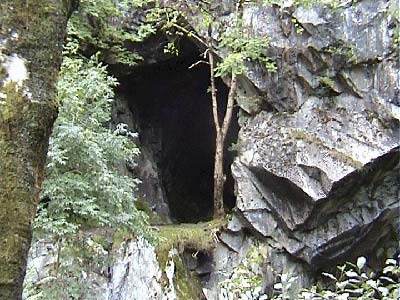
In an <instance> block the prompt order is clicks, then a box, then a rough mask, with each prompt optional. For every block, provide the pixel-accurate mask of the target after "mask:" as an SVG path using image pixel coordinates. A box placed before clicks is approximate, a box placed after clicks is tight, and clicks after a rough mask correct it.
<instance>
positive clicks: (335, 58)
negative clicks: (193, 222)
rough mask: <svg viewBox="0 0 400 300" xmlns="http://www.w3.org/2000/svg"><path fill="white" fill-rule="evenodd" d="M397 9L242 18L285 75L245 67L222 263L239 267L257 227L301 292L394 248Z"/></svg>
mask: <svg viewBox="0 0 400 300" xmlns="http://www.w3.org/2000/svg"><path fill="white" fill-rule="evenodd" d="M288 2H289V1H287V3H288ZM394 5H395V4H394V1H375V2H370V1H358V2H357V3H353V2H351V1H348V3H347V2H346V3H344V4H343V5H341V7H339V8H337V9H332V8H331V7H329V6H327V5H325V6H324V5H314V6H311V7H297V8H296V7H294V6H293V5H286V4H285V3H282V4H281V5H280V6H279V7H278V6H273V7H267V8H266V7H262V6H260V5H253V6H248V7H247V8H246V9H245V11H244V17H245V20H246V23H247V24H249V25H250V26H252V28H253V31H254V32H255V33H256V34H258V35H260V36H268V37H269V38H270V41H271V48H270V50H269V52H270V55H271V56H272V57H273V58H274V59H275V61H276V63H277V67H278V70H277V72H276V73H272V74H268V73H266V72H265V71H264V70H263V68H261V67H260V66H258V65H249V70H248V73H247V76H246V77H243V78H242V92H241V95H240V96H239V99H238V104H239V106H240V107H241V108H242V110H243V111H245V112H246V113H245V114H243V115H244V117H243V118H242V122H241V124H242V128H241V131H240V134H239V141H238V144H239V145H240V146H241V150H240V154H239V156H238V157H237V159H236V161H235V162H234V164H233V166H232V172H233V176H234V178H235V180H236V183H237V205H236V208H237V209H236V211H235V212H234V218H233V220H232V221H231V224H230V226H229V231H228V233H226V236H225V237H224V238H223V239H222V241H223V242H224V243H225V244H226V245H227V247H225V248H227V249H229V250H226V249H225V250H219V251H225V252H226V251H227V252H228V254H227V253H225V254H224V256H225V257H227V256H231V257H233V259H234V260H240V257H242V256H241V255H239V254H238V253H239V252H240V251H239V250H238V249H241V247H242V246H240V244H241V243H244V244H245V241H246V239H247V238H246V237H243V235H244V232H246V231H248V230H250V231H251V232H252V234H254V235H256V236H258V237H259V238H260V239H261V240H262V241H263V243H265V244H267V245H269V246H268V247H269V249H270V253H271V257H270V261H269V262H268V264H270V265H271V269H270V270H271V271H270V272H271V275H272V276H276V274H277V273H279V272H286V273H291V274H292V275H293V276H295V275H297V276H300V277H304V278H303V284H304V283H306V282H307V281H308V279H311V278H312V272H314V271H317V270H320V269H323V268H326V267H329V266H332V265H335V264H337V263H341V262H343V261H344V260H349V259H354V258H355V257H356V256H358V255H368V254H370V253H371V252H373V250H374V249H376V247H377V246H378V245H379V246H382V244H383V241H384V240H386V239H388V237H389V239H392V240H393V239H394V236H395V235H396V226H397V225H396V224H395V223H396V220H397V218H398V217H399V200H398V191H399V188H398V183H399V117H400V107H399V103H400V99H399V86H398V82H397V78H398V76H399V73H398V68H399V64H398V52H397V48H396V47H397V45H394V44H393V43H392V39H393V36H392V34H393V32H392V31H393V30H392V28H393V27H394V26H398V21H399V20H395V19H394V17H393V16H392V15H391V13H390V11H391V9H393V7H394ZM396 24H397V25H396ZM249 99H250V100H249ZM252 99H253V100H252ZM249 103H252V105H249ZM243 111H242V112H243ZM397 234H398V226H397ZM273 253H275V254H276V256H275V258H274V254H273ZM278 257H283V258H284V259H278ZM224 267H226V265H225V266H224V264H221V265H220V266H219V268H220V269H219V270H222V269H223V268H224ZM307 278H308V279H307ZM217 281H218V280H217ZM210 299H213V298H210Z"/></svg>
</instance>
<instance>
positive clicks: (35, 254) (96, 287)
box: [23, 238, 177, 300]
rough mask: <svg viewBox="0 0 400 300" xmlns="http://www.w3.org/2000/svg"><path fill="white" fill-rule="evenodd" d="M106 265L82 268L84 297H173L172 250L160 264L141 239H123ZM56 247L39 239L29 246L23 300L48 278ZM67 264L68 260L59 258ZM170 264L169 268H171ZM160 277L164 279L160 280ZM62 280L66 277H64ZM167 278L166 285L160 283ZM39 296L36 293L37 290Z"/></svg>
mask: <svg viewBox="0 0 400 300" xmlns="http://www.w3.org/2000/svg"><path fill="white" fill-rule="evenodd" d="M101 251H104V253H103V254H107V255H108V256H109V257H112V259H111V260H110V264H109V266H108V267H106V266H102V269H101V270H91V271H89V272H88V270H85V271H84V272H83V273H82V280H81V281H80V285H83V282H84V289H85V290H87V291H88V292H81V293H82V295H85V297H88V299H89V298H90V299H96V300H133V299H137V300H175V299H177V298H176V293H174V292H173V291H174V279H173V278H174V275H175V269H174V268H173V265H174V261H173V260H172V256H173V253H172V254H171V255H170V257H169V260H168V261H167V266H166V267H165V270H164V266H162V267H160V264H159V262H158V261H157V257H156V254H155V250H154V247H153V246H151V245H150V244H149V243H148V242H147V241H145V240H144V239H141V238H139V239H136V240H131V241H124V242H122V244H121V245H120V246H119V247H118V249H116V250H115V251H114V250H113V251H110V252H107V251H106V250H104V249H102V250H101ZM56 253H57V247H56V246H55V245H54V243H53V242H50V241H44V240H40V241H37V242H35V243H34V244H33V245H32V248H31V251H30V253H29V260H28V271H27V278H26V286H25V290H24V297H23V299H27V300H29V299H37V297H38V291H37V289H36V287H38V286H42V285H44V286H45V284H46V282H47V281H49V280H51V279H52V276H54V272H55V265H56V264H57V254H56ZM60 263H61V264H68V263H69V261H68V260H61V261H60ZM171 266H172V269H171ZM164 277H165V278H166V279H164ZM65 280H66V279H65ZM163 280H168V283H167V284H164V283H162V282H163ZM39 295H40V293H39Z"/></svg>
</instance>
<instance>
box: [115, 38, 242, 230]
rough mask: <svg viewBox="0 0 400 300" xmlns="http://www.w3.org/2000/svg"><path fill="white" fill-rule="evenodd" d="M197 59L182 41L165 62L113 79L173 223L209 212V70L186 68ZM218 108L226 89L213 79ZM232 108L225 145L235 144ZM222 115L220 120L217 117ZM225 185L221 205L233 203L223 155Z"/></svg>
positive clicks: (211, 152) (211, 139)
mask: <svg viewBox="0 0 400 300" xmlns="http://www.w3.org/2000/svg"><path fill="white" fill-rule="evenodd" d="M199 59H200V53H199V51H198V49H197V47H196V46H195V45H193V44H192V43H191V42H188V41H187V42H183V46H182V47H181V54H180V55H179V56H178V57H175V58H172V59H170V60H168V61H165V62H161V63H157V64H154V65H147V66H143V67H138V68H136V69H135V70H134V73H132V74H131V75H129V76H125V77H123V78H119V80H120V83H121V85H120V87H119V89H118V93H123V94H124V97H125V98H127V99H129V107H130V109H131V110H133V111H135V112H134V114H135V115H136V116H137V118H138V123H139V124H138V127H139V128H140V129H139V135H140V137H139V138H140V143H141V144H144V145H146V147H150V148H151V149H152V151H153V153H154V155H155V157H156V161H157V163H158V171H159V173H160V175H161V178H162V184H163V185H164V188H165V191H166V194H167V198H168V202H169V207H170V211H171V214H172V218H173V219H175V220H176V221H177V222H190V223H193V222H197V221H202V220H209V219H211V217H212V210H213V201H212V195H213V164H214V145H215V141H214V140H215V129H214V124H213V119H212V108H211V98H210V95H209V93H208V92H207V90H208V86H209V68H208V66H207V65H206V64H198V65H197V66H195V67H193V68H191V69H189V67H190V66H191V65H192V64H194V63H196V62H197V61H198V60H199ZM217 87H218V97H219V99H220V104H221V110H222V107H224V106H225V105H226V100H227V93H228V88H227V87H226V85H225V84H224V83H223V82H222V80H220V79H219V80H218V81H217ZM236 114H237V112H236V110H235V113H234V116H233V118H232V126H231V128H230V132H229V136H228V138H227V143H226V145H227V146H230V144H231V143H232V142H235V141H236V140H237V132H238V128H239V127H238V124H237V117H236ZM221 117H222V116H221ZM226 153H227V155H226V160H225V165H226V169H227V183H226V189H225V190H226V192H225V196H226V197H225V199H226V201H225V204H226V207H227V208H228V209H231V208H232V207H233V206H234V204H235V200H234V194H233V179H232V176H231V172H230V165H231V163H232V160H233V154H232V153H229V152H226Z"/></svg>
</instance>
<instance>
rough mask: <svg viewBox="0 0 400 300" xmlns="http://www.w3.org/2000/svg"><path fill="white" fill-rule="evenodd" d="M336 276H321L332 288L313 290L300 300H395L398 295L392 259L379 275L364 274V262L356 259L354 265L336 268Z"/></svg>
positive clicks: (396, 269) (397, 269) (395, 264)
mask: <svg viewBox="0 0 400 300" xmlns="http://www.w3.org/2000/svg"><path fill="white" fill-rule="evenodd" d="M338 270H339V275H338V276H334V275H333V274H330V273H323V275H324V276H325V277H327V278H329V280H331V281H333V287H331V288H323V287H321V286H313V287H312V288H310V289H308V290H305V291H303V292H301V293H300V295H299V298H298V299H299V300H325V299H337V300H356V299H357V300H372V299H382V300H397V299H398V297H399V295H400V282H399V279H400V267H399V264H398V262H397V261H396V260H395V259H388V260H386V265H385V267H384V269H383V271H382V274H381V275H377V274H374V273H369V274H367V272H366V259H365V258H364V257H359V258H358V260H357V264H356V265H354V264H351V263H347V264H345V265H343V266H340V267H338Z"/></svg>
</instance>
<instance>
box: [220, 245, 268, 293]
mask: <svg viewBox="0 0 400 300" xmlns="http://www.w3.org/2000/svg"><path fill="white" fill-rule="evenodd" d="M264 256H265V254H264V253H263V250H262V247H261V246H259V245H258V244H257V243H256V244H255V245H254V246H252V248H250V250H249V251H248V252H247V254H246V257H245V258H243V259H242V261H241V262H240V263H239V264H238V265H237V266H236V267H235V268H234V269H233V272H232V273H231V274H229V276H228V278H227V279H225V280H224V281H222V282H221V283H220V284H219V286H218V292H219V299H227V300H242V299H243V300H244V299H246V300H258V299H260V296H261V292H262V288H261V285H262V278H263V264H262V263H263V261H264V260H265V257H264ZM261 297H262V296H261Z"/></svg>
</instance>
